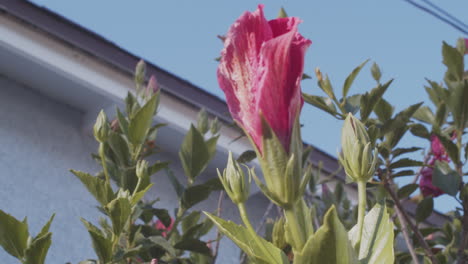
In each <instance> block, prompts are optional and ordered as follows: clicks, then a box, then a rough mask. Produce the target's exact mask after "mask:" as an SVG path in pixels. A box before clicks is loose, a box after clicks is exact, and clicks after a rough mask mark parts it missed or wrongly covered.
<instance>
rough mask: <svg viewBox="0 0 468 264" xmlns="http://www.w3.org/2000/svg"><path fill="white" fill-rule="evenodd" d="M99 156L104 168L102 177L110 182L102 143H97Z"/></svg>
mask: <svg viewBox="0 0 468 264" xmlns="http://www.w3.org/2000/svg"><path fill="white" fill-rule="evenodd" d="M99 157H100V158H101V164H102V169H103V170H104V177H105V178H106V182H107V183H110V177H109V172H108V170H107V163H106V154H105V152H104V143H99Z"/></svg>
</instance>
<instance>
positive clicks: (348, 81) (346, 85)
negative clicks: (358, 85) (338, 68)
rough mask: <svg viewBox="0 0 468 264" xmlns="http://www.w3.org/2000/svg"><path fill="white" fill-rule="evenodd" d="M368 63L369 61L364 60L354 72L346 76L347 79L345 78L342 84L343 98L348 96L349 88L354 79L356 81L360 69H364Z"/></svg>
mask: <svg viewBox="0 0 468 264" xmlns="http://www.w3.org/2000/svg"><path fill="white" fill-rule="evenodd" d="M368 61H369V60H366V61H364V62H363V63H361V64H360V65H359V66H357V67H356V68H354V70H353V71H352V72H351V73H350V74H349V75H348V77H346V80H345V82H344V84H343V98H345V97H346V96H347V95H348V91H349V88H351V85H352V84H353V82H354V79H356V76H357V75H358V74H359V72H360V71H361V69H362V67H364V65H366V63H367V62H368Z"/></svg>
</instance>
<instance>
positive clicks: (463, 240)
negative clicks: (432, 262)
mask: <svg viewBox="0 0 468 264" xmlns="http://www.w3.org/2000/svg"><path fill="white" fill-rule="evenodd" d="M459 131H462V130H459ZM462 146H463V145H462V133H461V132H458V131H457V147H458V154H459V157H458V160H459V162H458V164H455V166H456V169H457V172H458V174H459V175H460V178H461V182H460V193H461V192H462V191H463V187H464V185H465V183H464V181H463V164H462V162H461V153H462ZM462 205H463V219H462V232H461V234H460V245H459V247H458V253H457V259H458V260H457V263H458V264H463V263H467V262H468V261H467V256H466V255H465V249H466V248H467V244H468V199H463V201H462Z"/></svg>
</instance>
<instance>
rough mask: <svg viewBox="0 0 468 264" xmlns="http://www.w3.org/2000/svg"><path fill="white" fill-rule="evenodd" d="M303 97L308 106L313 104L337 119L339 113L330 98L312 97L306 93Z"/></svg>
mask: <svg viewBox="0 0 468 264" xmlns="http://www.w3.org/2000/svg"><path fill="white" fill-rule="evenodd" d="M302 97H303V98H304V101H306V102H307V103H308V104H311V105H313V106H315V107H317V108H319V109H322V110H323V111H325V112H327V113H329V114H331V115H332V116H334V117H337V115H338V112H337V111H336V107H335V105H334V104H333V102H332V101H331V100H330V99H329V98H326V97H322V96H316V95H310V94H306V93H302Z"/></svg>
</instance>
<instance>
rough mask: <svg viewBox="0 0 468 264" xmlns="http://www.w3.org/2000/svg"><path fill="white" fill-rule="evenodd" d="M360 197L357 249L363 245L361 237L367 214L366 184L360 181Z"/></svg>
mask: <svg viewBox="0 0 468 264" xmlns="http://www.w3.org/2000/svg"><path fill="white" fill-rule="evenodd" d="M357 184H358V195H359V203H358V222H357V226H358V242H357V244H356V246H357V248H359V246H360V243H361V236H362V229H363V227H364V216H365V214H366V199H367V197H366V182H365V181H358V182H357Z"/></svg>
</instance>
